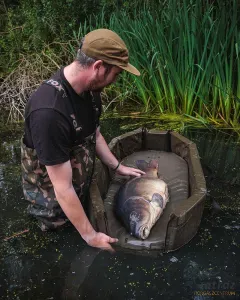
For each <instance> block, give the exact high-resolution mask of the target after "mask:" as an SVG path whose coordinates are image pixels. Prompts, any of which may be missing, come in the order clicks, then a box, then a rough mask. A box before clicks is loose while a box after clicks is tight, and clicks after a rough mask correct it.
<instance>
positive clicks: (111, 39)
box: [80, 28, 140, 76]
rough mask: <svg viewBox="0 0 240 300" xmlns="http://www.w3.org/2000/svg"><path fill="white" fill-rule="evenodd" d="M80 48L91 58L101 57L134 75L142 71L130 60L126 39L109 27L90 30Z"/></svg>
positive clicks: (104, 60)
mask: <svg viewBox="0 0 240 300" xmlns="http://www.w3.org/2000/svg"><path fill="white" fill-rule="evenodd" d="M80 48H81V50H82V52H83V53H85V54H86V55H87V56H89V57H91V58H94V59H100V60H102V61H103V62H105V63H108V64H110V65H115V66H118V67H119V68H121V69H123V70H126V71H128V72H130V73H132V74H134V75H137V76H139V75H140V72H139V71H138V70H137V69H136V68H135V67H134V66H133V65H131V64H130V63H129V62H128V60H129V54H128V49H127V46H126V44H125V43H124V41H123V40H122V39H121V38H120V36H119V35H117V34H116V33H115V32H113V31H111V30H109V29H104V28H102V29H96V30H93V31H91V32H89V33H88V34H87V35H85V37H84V42H83V43H82V45H80Z"/></svg>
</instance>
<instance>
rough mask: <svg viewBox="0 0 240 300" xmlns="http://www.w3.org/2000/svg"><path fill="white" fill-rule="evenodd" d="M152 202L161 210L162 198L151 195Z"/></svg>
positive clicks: (156, 194)
mask: <svg viewBox="0 0 240 300" xmlns="http://www.w3.org/2000/svg"><path fill="white" fill-rule="evenodd" d="M152 202H156V203H157V204H158V205H159V206H160V207H161V208H163V197H162V196H161V195H160V194H158V193H154V194H153V195H152Z"/></svg>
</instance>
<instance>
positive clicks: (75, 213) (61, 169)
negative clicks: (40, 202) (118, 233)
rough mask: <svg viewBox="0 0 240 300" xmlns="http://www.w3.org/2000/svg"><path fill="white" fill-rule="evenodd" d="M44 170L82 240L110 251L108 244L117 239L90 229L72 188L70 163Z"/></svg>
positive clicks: (90, 226) (48, 167) (60, 203)
mask: <svg viewBox="0 0 240 300" xmlns="http://www.w3.org/2000/svg"><path fill="white" fill-rule="evenodd" d="M46 168H47V172H48V175H49V177H50V180H51V182H52V184H53V187H54V191H55V194H56V198H57V200H58V202H59V205H60V206H61V208H62V210H63V211H64V213H65V215H66V216H67V217H68V219H69V220H70V222H71V223H72V224H73V225H74V227H75V228H76V229H77V230H78V232H79V233H80V235H81V236H82V238H83V239H84V240H85V241H86V242H87V243H88V244H89V245H90V246H93V247H97V248H101V249H105V250H109V251H112V250H113V249H112V247H111V245H110V243H114V242H116V241H117V239H113V238H111V237H109V236H107V235H105V234H104V233H97V232H96V231H95V230H94V228H93V227H92V225H91V223H90V222H89V220H88V218H87V216H86V214H85V211H84V209H83V207H82V204H81V202H80V200H79V198H78V196H77V194H76V192H75V190H74V188H73V185H72V167H71V164H70V161H67V162H65V163H63V164H58V165H55V166H47V167H46Z"/></svg>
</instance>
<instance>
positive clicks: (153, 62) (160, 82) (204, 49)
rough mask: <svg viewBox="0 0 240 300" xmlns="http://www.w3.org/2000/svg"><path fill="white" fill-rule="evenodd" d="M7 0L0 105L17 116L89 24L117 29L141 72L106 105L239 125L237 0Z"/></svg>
mask: <svg viewBox="0 0 240 300" xmlns="http://www.w3.org/2000/svg"><path fill="white" fill-rule="evenodd" d="M13 2H14V1H9V3H6V2H3V3H2V12H1V15H2V18H1V28H2V30H1V31H2V33H1V40H0V47H1V58H0V62H1V69H0V81H1V82H0V106H1V107H4V108H6V109H8V111H9V118H10V120H19V119H21V118H22V114H23V110H24V106H25V103H26V101H27V98H28V97H29V95H30V94H31V93H32V91H33V90H34V89H35V88H36V87H37V86H38V85H39V83H40V82H41V81H42V80H44V79H46V78H48V77H49V76H50V75H51V74H52V73H53V72H55V71H56V70H57V68H59V67H60V66H63V65H66V64H67V63H69V62H70V61H71V60H72V59H73V58H74V55H75V53H76V49H77V47H78V44H79V41H80V39H81V37H83V36H84V35H85V34H86V33H87V32H88V31H90V30H93V29H96V28H101V27H105V28H109V29H112V30H114V31H116V32H117V33H118V34H119V35H120V36H121V37H122V38H123V39H124V40H125V41H126V44H127V46H128V47H129V49H130V60H131V62H132V63H133V64H134V65H135V66H136V67H137V68H139V70H140V71H141V76H140V77H139V78H136V77H133V76H131V75H129V74H127V73H126V72H125V73H124V74H123V75H122V76H121V78H120V80H119V81H118V82H117V84H116V85H114V87H109V88H107V89H106V91H105V93H104V100H105V103H104V108H105V110H106V111H107V110H109V109H110V108H111V110H112V109H115V110H116V111H121V110H123V107H124V106H126V104H127V105H128V107H130V110H132V112H134V111H137V112H144V113H149V112H150V113H153V112H155V113H161V114H164V113H171V114H180V115H185V116H189V117H191V118H193V119H197V120H199V121H200V122H202V123H204V124H206V123H212V124H216V125H220V124H225V125H226V126H231V127H238V124H239V118H240V57H239V56H240V31H239V25H240V24H239V18H238V16H239V12H240V5H239V3H238V1H237V0H228V1H223V0H219V1H218V0H215V1H214V0H211V1H210V0H195V1H192V0H181V1H179V0H168V1H163V0H162V1H157V0H155V1H147V0H145V1H135V2H134V4H131V2H128V1H120V0H119V1H117V0H112V1H110V0H109V1H107V0H105V1H76V0H68V1H47V0H41V1H30V0H22V1H15V3H13ZM136 107H137V109H136Z"/></svg>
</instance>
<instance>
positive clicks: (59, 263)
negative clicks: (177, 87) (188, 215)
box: [0, 119, 240, 300]
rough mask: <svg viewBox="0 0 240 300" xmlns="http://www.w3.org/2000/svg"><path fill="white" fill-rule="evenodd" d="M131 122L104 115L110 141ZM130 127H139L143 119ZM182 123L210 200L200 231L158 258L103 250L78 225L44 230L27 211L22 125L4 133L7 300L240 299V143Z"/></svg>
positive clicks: (1, 244)
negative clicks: (88, 241)
mask: <svg viewBox="0 0 240 300" xmlns="http://www.w3.org/2000/svg"><path fill="white" fill-rule="evenodd" d="M129 122H130V121H129V120H127V119H125V120H124V121H121V120H119V119H106V120H103V124H102V132H103V134H104V135H105V137H106V139H107V141H110V139H111V138H112V137H114V136H117V135H119V134H121V133H122V132H124V131H128V130H129V129H130V127H129ZM130 125H131V129H134V128H136V127H138V126H139V120H138V121H137V122H135V121H131V124H130ZM153 125H154V126H156V123H154V124H153V123H151V122H147V123H146V126H147V127H151V126H153ZM163 126H164V124H160V125H159V127H163ZM180 127H181V128H180ZM180 127H179V128H180V129H181V130H182V133H183V134H184V135H185V136H187V137H188V138H190V139H191V140H193V141H194V142H196V144H197V147H198V150H199V153H200V157H201V161H202V166H203V169H204V173H205V177H206V181H207V189H208V197H207V201H206V205H205V210H204V215H203V218H202V222H201V225H200V228H199V231H198V234H197V235H196V236H195V237H194V238H193V240H192V241H191V242H189V243H188V244H187V245H186V246H184V247H183V248H181V249H179V250H178V251H175V252H172V253H168V254H164V255H162V256H159V257H158V258H153V257H146V256H137V255H132V254H125V253H123V252H121V253H116V254H115V255H111V254H109V253H107V252H99V251H97V250H95V249H93V248H90V247H88V246H86V244H85V242H84V241H83V240H82V239H81V237H80V236H79V234H78V233H77V232H76V230H75V229H74V228H73V227H72V226H71V225H68V226H66V227H64V228H61V229H59V230H57V231H55V232H48V233H42V232H41V231H40V229H38V227H37V225H36V223H35V221H34V220H33V219H31V218H30V217H28V216H27V215H26V212H25V210H26V206H27V203H26V202H25V201H24V199H23V194H22V188H21V174H20V149H19V138H20V135H21V130H20V131H18V133H17V134H15V133H14V131H6V132H5V134H4V135H3V134H2V135H1V143H0V200H1V210H0V299H11V300H12V299H20V300H22V299H24V300H25V299H36V300H47V299H54V300H55V299H56V300H58V299H67V300H68V299H109V300H110V299H114V300H118V299H119V300H120V299H121V300H122V299H127V300H138V299H144V300H145V299H154V300H155V299H170V300H171V299H186V300H187V299H195V300H199V299H204V300H205V299H240V298H239V297H240V296H237V292H238V295H239V291H240V271H239V270H240V262H239V255H240V216H239V212H240V172H239V169H240V151H239V150H240V144H239V143H238V142H237V137H236V136H234V134H232V133H231V132H229V131H228V132H227V131H219V130H214V129H212V131H209V130H207V129H188V128H187V129H186V127H184V126H180ZM167 128H169V126H167ZM216 202H217V203H218V205H219V207H217V204H216ZM214 207H216V208H214ZM25 229H28V230H29V231H28V232H27V233H24V234H22V235H20V236H19V237H15V238H11V239H9V240H7V241H4V238H5V237H8V236H12V235H13V234H14V233H17V232H20V231H23V230H25ZM214 291H216V292H215V293H216V294H217V295H213V293H214ZM230 293H232V295H229V294H230Z"/></svg>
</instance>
